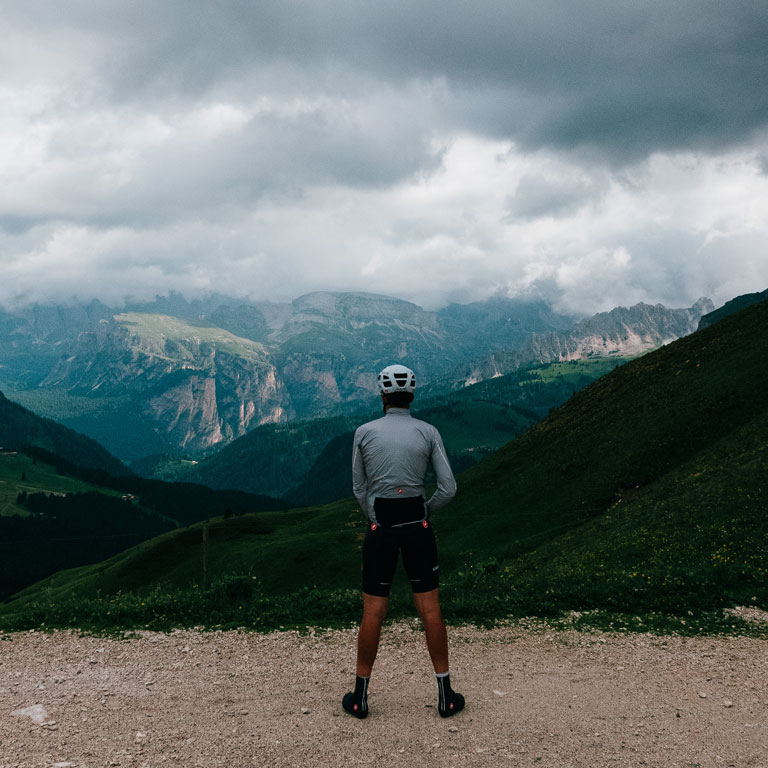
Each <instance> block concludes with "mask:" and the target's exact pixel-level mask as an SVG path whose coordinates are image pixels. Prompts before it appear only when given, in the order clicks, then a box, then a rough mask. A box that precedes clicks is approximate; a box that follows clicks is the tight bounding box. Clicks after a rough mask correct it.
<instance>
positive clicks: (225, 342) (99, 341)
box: [41, 313, 294, 452]
mask: <svg viewBox="0 0 768 768" xmlns="http://www.w3.org/2000/svg"><path fill="white" fill-rule="evenodd" d="M41 386H43V387H51V388H64V389H66V390H67V391H68V392H70V393H72V394H76V395H84V396H89V397H93V396H97V395H98V396H103V397H105V398H110V397H111V398H119V397H125V396H128V397H130V398H131V400H132V401H133V402H134V404H135V409H136V416H137V418H141V419H143V420H145V421H147V420H148V421H149V422H150V423H151V424H152V426H153V429H154V430H155V431H156V432H157V433H159V434H160V435H162V436H163V438H164V439H165V440H166V441H167V443H168V444H170V445H171V446H175V447H177V448H183V449H185V450H187V451H192V452H196V451H201V450H206V449H209V448H211V447H214V446H216V445H218V444H221V443H226V442H230V441H231V440H233V439H234V438H236V437H240V436H241V435H244V434H245V433H246V432H247V431H248V430H249V429H251V428H252V427H254V426H257V425H259V424H265V423H273V422H278V421H284V420H286V419H288V418H291V417H292V416H293V415H294V413H293V408H292V406H291V403H290V397H289V395H288V393H287V392H286V390H285V387H284V386H283V384H282V381H281V380H280V379H279V377H278V376H277V374H276V370H275V367H274V365H273V364H272V363H271V362H270V360H269V356H268V354H267V352H266V350H265V349H264V348H263V347H262V345H261V344H259V343H258V342H254V341H251V340H249V339H242V338H239V337H237V336H234V335H233V334H231V333H229V332H227V331H223V330H221V329H219V328H213V327H210V326H192V325H189V324H186V323H183V322H182V321H180V320H178V319H177V318H171V317H167V316H164V315H140V314H138V313H129V314H119V315H115V317H114V318H113V319H112V320H109V321H103V322H102V323H100V324H99V325H98V326H97V327H96V328H94V329H92V330H90V331H87V332H83V333H82V334H81V335H80V338H79V339H78V342H77V345H76V348H75V349H74V351H73V354H70V355H67V356H66V357H64V358H63V359H62V360H60V361H59V363H58V365H57V366H56V367H55V368H54V369H53V370H52V371H51V373H50V374H49V375H48V376H47V377H46V378H45V379H44V380H43V382H42V383H41Z"/></svg>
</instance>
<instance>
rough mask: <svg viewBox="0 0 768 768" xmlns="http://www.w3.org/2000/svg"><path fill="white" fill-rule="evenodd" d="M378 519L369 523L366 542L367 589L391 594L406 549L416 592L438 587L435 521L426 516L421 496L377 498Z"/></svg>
mask: <svg viewBox="0 0 768 768" xmlns="http://www.w3.org/2000/svg"><path fill="white" fill-rule="evenodd" d="M373 508H374V510H375V512H376V519H377V520H378V523H371V522H369V523H368V532H367V533H366V535H365V541H364V542H363V592H365V593H366V594H368V595H376V596H378V597H388V596H389V590H390V587H391V585H392V578H393V577H394V575H395V568H396V567H397V554H398V552H400V551H402V553H403V565H404V566H405V572H406V574H407V575H408V579H409V580H410V582H411V588H412V589H413V591H414V592H429V591H430V590H432V589H435V588H436V587H437V583H438V565H437V544H436V543H435V534H434V531H433V530H432V524H431V523H430V522H429V521H428V520H427V519H426V513H425V510H424V500H423V499H422V498H421V496H418V497H410V498H405V499H376V502H375V504H374V507H373Z"/></svg>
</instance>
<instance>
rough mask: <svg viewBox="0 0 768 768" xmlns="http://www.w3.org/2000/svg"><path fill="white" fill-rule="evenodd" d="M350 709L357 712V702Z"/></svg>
mask: <svg viewBox="0 0 768 768" xmlns="http://www.w3.org/2000/svg"><path fill="white" fill-rule="evenodd" d="M451 706H453V704H451ZM352 709H354V710H355V712H357V704H355V706H354V707H352Z"/></svg>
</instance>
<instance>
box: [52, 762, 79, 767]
mask: <svg viewBox="0 0 768 768" xmlns="http://www.w3.org/2000/svg"><path fill="white" fill-rule="evenodd" d="M72 766H74V763H67V762H62V763H54V764H53V766H52V767H51V768H72Z"/></svg>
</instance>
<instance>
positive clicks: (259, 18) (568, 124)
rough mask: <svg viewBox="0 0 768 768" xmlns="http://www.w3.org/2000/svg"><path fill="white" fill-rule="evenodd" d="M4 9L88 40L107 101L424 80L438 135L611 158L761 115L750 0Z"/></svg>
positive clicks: (762, 119)
mask: <svg viewBox="0 0 768 768" xmlns="http://www.w3.org/2000/svg"><path fill="white" fill-rule="evenodd" d="M7 5H9V6H10V8H9V9H7V10H9V11H10V13H8V14H7V16H9V17H10V18H9V21H10V25H11V26H12V27H16V28H17V29H18V28H19V27H21V28H22V29H26V31H27V32H29V31H30V30H33V29H34V30H40V29H42V30H45V34H50V35H51V36H52V40H53V42H54V45H56V44H58V45H62V46H68V45H70V44H71V40H70V37H71V38H73V39H74V38H75V36H76V37H78V38H79V37H82V36H83V34H84V31H85V32H87V34H88V35H89V36H91V37H92V38H95V39H96V40H97V41H100V42H99V43H98V44H97V43H94V44H93V45H92V46H91V47H92V48H93V49H94V50H95V51H97V52H98V54H97V56H96V58H95V59H94V60H93V64H94V66H97V67H98V69H99V72H98V75H99V77H100V78H101V84H100V88H99V89H97V91H96V92H98V93H100V94H101V96H102V98H105V99H115V100H142V101H143V100H145V99H153V100H156V101H159V102H162V101H163V100H167V99H170V101H171V102H176V101H178V100H179V99H193V100H194V99H199V98H202V97H205V96H210V95H211V93H225V92H227V91H229V92H230V94H231V93H232V92H237V93H238V97H239V98H244V96H245V94H244V92H243V90H244V89H249V88H257V89H258V88H266V89H268V90H270V91H272V92H274V91H275V90H277V91H279V90H281V89H284V92H285V93H288V94H290V93H292V92H294V93H299V94H303V95H307V94H308V93H318V92H319V93H328V94H335V95H337V96H345V95H348V96H351V97H352V98H353V99H364V98H365V94H362V93H359V92H355V84H353V82H352V81H353V80H354V79H355V77H354V76H357V75H360V74H361V73H364V74H365V78H366V79H367V81H368V83H369V85H370V86H371V87H372V89H374V90H375V89H377V88H378V87H381V86H384V85H388V86H389V87H394V88H401V87H403V86H404V84H405V83H408V82H410V81H413V80H425V81H431V80H436V81H442V82H444V83H445V91H444V92H443V94H442V96H443V99H442V100H440V99H439V98H438V101H437V103H435V104H434V108H435V109H436V110H437V111H438V112H439V113H440V118H441V119H442V120H443V121H444V124H445V125H446V126H448V127H450V128H452V129H458V128H461V127H465V128H471V129H472V130H473V131H479V132H484V133H486V134H492V135H494V136H497V137H501V136H504V137H507V138H509V139H512V140H514V141H516V142H519V143H522V144H524V145H525V146H529V147H538V146H551V147H565V148H578V147H593V148H599V149H600V150H601V151H603V152H606V153H610V154H611V156H612V157H613V158H614V159H615V158H617V157H626V158H630V159H637V158H638V157H641V156H643V155H645V154H648V153H650V152H653V151H655V150H659V149H661V150H667V149H675V148H680V147H691V146H697V147H702V148H713V147H722V146H726V145H729V144H732V143H734V142H739V141H741V140H743V139H744V138H745V137H748V136H749V135H750V132H752V131H753V130H755V129H756V128H759V127H760V126H762V125H764V124H765V123H766V121H767V120H768V89H766V88H765V83H766V82H768V56H766V55H765V50H766V45H767V44H768V6H767V5H766V4H765V3H764V2H763V0H749V1H747V2H739V3H712V2H709V1H708V0H696V1H694V0H682V1H681V2H676V3H669V2H662V1H661V0H651V1H649V2H643V3H630V2H623V3H621V2H615V0H602V1H601V2H596V1H595V0H588V1H587V2H581V3H564V2H554V1H553V0H528V1H527V2H515V3H509V2H506V1H505V0H477V2H474V3H472V6H471V8H470V7H469V6H468V5H466V4H465V3H445V2H439V1H438V0H424V1H423V2H419V3H413V2H406V1H405V0H395V1H394V2H391V3H377V4H372V3H370V4H369V3H353V4H350V3H347V2H342V0H303V1H302V2H290V3H286V2H282V1H281V0H271V1H262V2H259V3H245V2H234V1H232V2H219V3H215V4H213V3H211V4H202V3H196V4H194V5H190V4H189V3H186V2H181V0H179V1H178V2H163V3H155V2H148V1H146V2H135V3H130V4H101V3H90V2H89V3H67V4H66V6H62V4H60V3H54V2H50V3H35V4H33V5H32V6H31V7H32V8H34V9H35V11H36V12H32V11H30V10H29V8H30V6H29V4H24V5H23V6H22V5H20V4H7ZM63 8H65V9H66V10H62V9H63ZM37 34H40V32H39V31H37ZM75 55H77V53H75ZM267 70H268V71H269V73H270V75H271V77H273V78H274V80H273V81H272V82H271V83H265V82H264V81H263V80H262V78H261V77H260V76H259V73H263V72H265V71H267ZM350 87H351V88H352V89H353V92H352V93H349V92H348V91H347V89H348V88H350ZM413 117H414V115H413V114H401V115H392V116H391V118H392V119H393V120H396V119H398V118H399V119H401V120H404V121H410V120H412V119H413Z"/></svg>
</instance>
